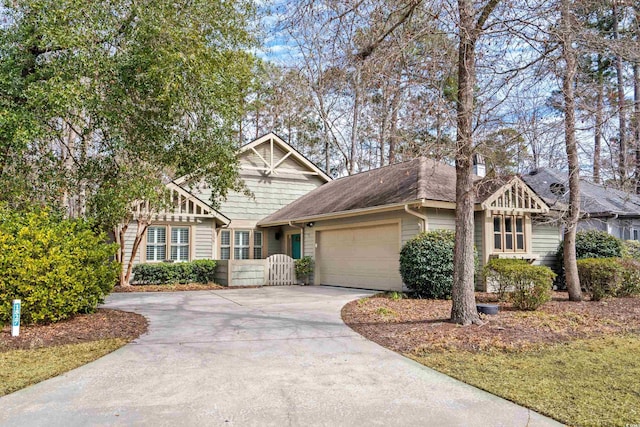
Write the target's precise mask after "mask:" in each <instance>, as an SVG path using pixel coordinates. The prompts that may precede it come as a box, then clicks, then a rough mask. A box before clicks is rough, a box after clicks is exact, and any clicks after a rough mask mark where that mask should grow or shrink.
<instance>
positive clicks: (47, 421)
mask: <svg viewBox="0 0 640 427" xmlns="http://www.w3.org/2000/svg"><path fill="white" fill-rule="evenodd" d="M365 295H368V293H367V292H366V291H357V290H348V289H338V288H327V287H297V286H293V287H270V288H259V289H236V290H233V289H231V290H223V291H205V292H184V293H156V294H154V293H146V294H143V293H140V294H114V295H112V296H111V297H109V300H108V303H107V304H106V306H107V307H111V308H119V309H123V310H127V311H135V312H137V313H141V314H143V315H145V316H146V317H147V318H148V319H149V321H150V327H149V332H148V333H147V334H146V335H144V336H142V337H140V338H139V339H138V340H136V341H134V342H133V343H132V344H129V345H127V346H125V347H123V348H121V349H120V350H118V351H115V352H114V353H111V354H109V355H107V356H105V357H103V358H102V359H99V360H97V361H95V362H93V363H90V364H88V365H85V366H83V367H81V368H78V369H75V370H73V371H71V372H68V373H66V374H64V375H61V376H59V377H57V378H53V379H51V380H48V381H44V382H42V383H40V384H37V385H35V386H32V387H29V388H26V389H24V390H21V391H19V392H16V393H14V394H11V395H8V396H5V397H2V398H0V425H3V426H4V425H12V426H66V427H69V426H85V425H149V426H164V425H167V426H168V425H171V426H182V425H197V426H200V425H206V426H208V425H212V426H215V425H225V426H226V425H229V426H231V425H237V426H245V425H259V426H265V425H273V426H287V425H291V426H308V425H326V426H338V425H345V426H346V425H348V426H360V425H363V426H364V425H367V426H368V425H385V426H389V425H401V426H410V425H424V426H426V425H438V426H448V425H460V426H468V425H475V426H481V425H494V426H497V425H503V426H527V425H528V426H534V425H536V426H537V425H553V424H555V423H554V422H553V421H551V420H549V419H547V418H544V417H542V416H540V415H538V414H536V413H534V412H531V411H529V410H527V409H524V408H522V407H519V406H517V405H514V404H513V403H510V402H508V401H505V400H503V399H500V398H497V397H495V396H493V395H491V394H488V393H485V392H483V391H480V390H478V389H476V388H473V387H470V386H468V385H465V384H463V383H460V382H458V381H455V380H453V379H451V378H449V377H447V376H445V375H442V374H439V373H437V372H435V371H432V370H430V369H427V368H424V367H422V366H421V365H418V364H417V363H414V362H413V361H411V360H408V359H406V358H404V357H402V356H400V355H398V354H396V353H393V352H391V351H388V350H386V349H384V348H382V347H380V346H378V345H377V344H374V343H372V342H370V341H367V340H365V339H364V338H362V337H361V336H359V335H358V334H356V333H355V332H353V331H352V330H351V329H349V328H348V327H347V326H345V325H344V324H343V323H342V321H341V320H340V309H341V307H342V306H343V305H344V304H345V303H347V302H348V301H350V300H353V299H356V298H359V297H362V296H365Z"/></svg>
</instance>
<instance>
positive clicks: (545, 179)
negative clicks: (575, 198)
mask: <svg viewBox="0 0 640 427" xmlns="http://www.w3.org/2000/svg"><path fill="white" fill-rule="evenodd" d="M522 179H523V180H524V181H525V182H526V183H527V184H528V185H529V186H530V187H531V188H532V189H533V190H534V191H535V192H536V193H537V194H538V195H539V196H540V197H542V198H543V199H544V201H545V202H546V203H547V204H548V205H549V206H550V207H551V208H552V209H556V210H564V209H566V207H567V205H568V203H569V178H568V176H567V174H566V173H564V172H561V171H558V170H555V169H550V168H539V169H537V170H535V171H533V172H530V173H529V174H527V175H524V176H523V177H522ZM580 198H581V200H580V210H581V212H582V213H583V214H588V215H589V216H593V217H598V216H611V215H620V216H631V217H640V197H638V196H637V195H635V194H631V193H627V192H624V191H621V190H618V189H615V188H611V187H606V186H604V185H599V184H594V183H592V182H588V181H586V180H584V179H581V180H580Z"/></svg>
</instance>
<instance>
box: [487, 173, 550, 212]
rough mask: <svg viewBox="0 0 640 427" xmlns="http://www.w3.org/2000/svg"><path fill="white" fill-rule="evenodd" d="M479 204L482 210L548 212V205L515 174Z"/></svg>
mask: <svg viewBox="0 0 640 427" xmlns="http://www.w3.org/2000/svg"><path fill="white" fill-rule="evenodd" d="M480 206H481V207H482V209H483V210H488V211H493V212H509V213H511V212H523V213H524V212H529V213H547V212H549V206H547V204H546V203H545V202H544V201H543V200H542V199H541V198H540V197H539V196H538V195H537V194H536V193H535V192H534V191H533V190H532V189H531V188H530V187H529V186H528V185H527V184H526V183H525V182H524V181H522V179H520V178H519V177H517V176H514V177H513V178H511V179H510V180H509V182H507V183H506V184H504V185H503V186H502V187H500V188H499V189H498V190H496V191H495V192H494V193H493V194H492V195H491V196H489V197H488V198H487V199H486V200H485V201H484V202H482V203H481V205H480Z"/></svg>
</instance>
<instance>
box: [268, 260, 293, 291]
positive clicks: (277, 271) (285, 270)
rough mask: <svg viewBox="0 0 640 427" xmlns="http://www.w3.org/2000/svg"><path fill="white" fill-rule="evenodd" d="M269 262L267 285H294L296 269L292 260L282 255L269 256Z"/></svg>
mask: <svg viewBox="0 0 640 427" xmlns="http://www.w3.org/2000/svg"><path fill="white" fill-rule="evenodd" d="M267 261H269V281H268V282H267V285H270V286H283V285H295V283H296V269H295V264H294V260H293V258H291V257H290V256H288V255H284V254H276V255H271V256H270V257H268V258H267Z"/></svg>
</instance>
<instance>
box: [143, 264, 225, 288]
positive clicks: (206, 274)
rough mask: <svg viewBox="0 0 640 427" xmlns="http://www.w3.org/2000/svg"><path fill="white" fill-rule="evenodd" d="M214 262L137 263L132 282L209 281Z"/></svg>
mask: <svg viewBox="0 0 640 427" xmlns="http://www.w3.org/2000/svg"><path fill="white" fill-rule="evenodd" d="M215 271H216V262H215V261H213V260H197V261H191V262H159V263H153V264H137V265H135V266H134V267H133V280H132V283H135V284H137V285H173V284H176V283H180V284H185V283H205V284H206V283H211V282H213V281H214V276H215Z"/></svg>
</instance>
